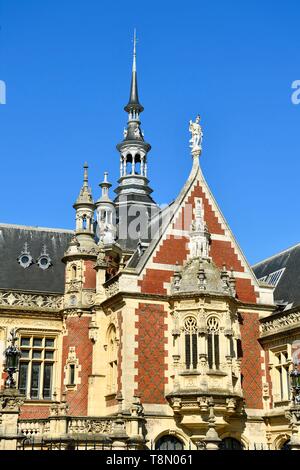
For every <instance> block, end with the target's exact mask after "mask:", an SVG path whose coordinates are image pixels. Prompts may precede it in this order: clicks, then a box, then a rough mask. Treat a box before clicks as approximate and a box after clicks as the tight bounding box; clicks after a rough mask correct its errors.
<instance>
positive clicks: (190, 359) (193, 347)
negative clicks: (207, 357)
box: [184, 317, 198, 369]
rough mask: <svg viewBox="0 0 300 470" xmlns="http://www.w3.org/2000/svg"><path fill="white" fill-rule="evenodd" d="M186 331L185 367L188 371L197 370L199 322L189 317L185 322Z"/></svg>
mask: <svg viewBox="0 0 300 470" xmlns="http://www.w3.org/2000/svg"><path fill="white" fill-rule="evenodd" d="M184 331H185V365H186V368H187V369H197V362H198V353H197V320H196V318H194V317H187V318H186V319H185V322H184Z"/></svg>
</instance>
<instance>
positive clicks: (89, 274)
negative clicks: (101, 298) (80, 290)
mask: <svg viewBox="0 0 300 470" xmlns="http://www.w3.org/2000/svg"><path fill="white" fill-rule="evenodd" d="M94 266H95V262H94V261H91V260H86V261H84V273H83V279H84V283H83V287H84V289H95V288H96V270H95V269H94Z"/></svg>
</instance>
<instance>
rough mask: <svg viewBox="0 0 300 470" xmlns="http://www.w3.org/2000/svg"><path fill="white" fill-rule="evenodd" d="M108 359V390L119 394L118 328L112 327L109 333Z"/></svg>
mask: <svg viewBox="0 0 300 470" xmlns="http://www.w3.org/2000/svg"><path fill="white" fill-rule="evenodd" d="M107 339H108V342H107V357H108V373H107V379H108V380H107V388H108V393H116V392H117V378H118V342H117V332H116V327H115V326H114V325H111V326H110V327H109V329H108V333H107Z"/></svg>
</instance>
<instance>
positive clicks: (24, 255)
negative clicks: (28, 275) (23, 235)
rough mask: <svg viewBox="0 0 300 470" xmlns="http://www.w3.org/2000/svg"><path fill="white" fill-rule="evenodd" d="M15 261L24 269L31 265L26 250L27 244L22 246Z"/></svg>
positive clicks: (31, 261)
mask: <svg viewBox="0 0 300 470" xmlns="http://www.w3.org/2000/svg"><path fill="white" fill-rule="evenodd" d="M17 259H18V263H19V264H20V266H22V268H24V269H25V268H28V267H29V266H30V265H31V264H32V263H33V258H32V256H31V254H30V252H29V250H28V243H27V242H26V243H25V244H24V248H23V250H22V252H21V254H20V256H19V257H18V258H17Z"/></svg>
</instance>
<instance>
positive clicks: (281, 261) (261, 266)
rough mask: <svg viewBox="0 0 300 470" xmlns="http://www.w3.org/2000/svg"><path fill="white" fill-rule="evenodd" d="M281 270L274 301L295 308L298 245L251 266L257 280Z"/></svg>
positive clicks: (299, 280) (299, 298) (299, 300)
mask: <svg viewBox="0 0 300 470" xmlns="http://www.w3.org/2000/svg"><path fill="white" fill-rule="evenodd" d="M283 268H285V269H284V271H283V273H282V275H281V277H280V279H279V281H278V284H277V285H276V287H275V290H274V300H275V302H276V303H281V302H286V303H287V304H288V307H296V306H298V305H300V243H299V244H297V245H295V246H292V247H291V248H288V249H287V250H284V251H282V252H280V253H278V254H276V255H274V256H271V257H270V258H267V259H265V260H263V261H260V262H259V263H257V264H255V265H254V266H252V269H253V271H254V273H255V275H256V277H257V279H261V278H263V277H265V276H268V275H270V274H271V273H274V272H276V271H278V270H280V269H283Z"/></svg>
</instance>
